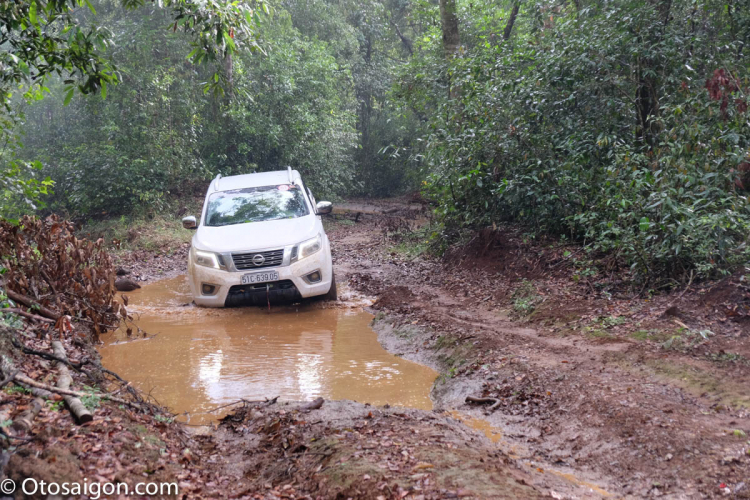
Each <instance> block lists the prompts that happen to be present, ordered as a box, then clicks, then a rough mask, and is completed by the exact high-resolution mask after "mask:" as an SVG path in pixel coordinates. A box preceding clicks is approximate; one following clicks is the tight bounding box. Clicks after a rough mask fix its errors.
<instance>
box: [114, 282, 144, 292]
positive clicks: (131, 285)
mask: <svg viewBox="0 0 750 500" xmlns="http://www.w3.org/2000/svg"><path fill="white" fill-rule="evenodd" d="M140 287H141V285H139V284H138V283H136V282H135V281H133V280H129V279H119V280H117V281H115V288H116V289H117V291H118V292H132V291H133V290H137V289H139V288H140Z"/></svg>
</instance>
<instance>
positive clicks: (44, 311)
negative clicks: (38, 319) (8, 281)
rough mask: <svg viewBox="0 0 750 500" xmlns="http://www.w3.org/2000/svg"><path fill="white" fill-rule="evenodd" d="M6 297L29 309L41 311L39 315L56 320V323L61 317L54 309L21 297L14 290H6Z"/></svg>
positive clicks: (23, 296)
mask: <svg viewBox="0 0 750 500" xmlns="http://www.w3.org/2000/svg"><path fill="white" fill-rule="evenodd" d="M5 295H7V296H8V298H10V299H12V300H13V301H14V302H18V303H19V304H23V305H25V306H26V307H28V308H29V309H36V310H37V311H39V314H41V315H42V316H44V317H46V318H49V319H54V320H55V321H57V320H58V319H60V315H59V314H58V313H56V312H55V311H53V310H52V309H47V308H46V307H44V306H43V305H41V304H39V303H37V302H34V301H33V300H32V299H30V298H29V297H26V296H25V295H21V294H20V293H17V292H14V291H13V290H10V289H8V288H7V287H6V289H5Z"/></svg>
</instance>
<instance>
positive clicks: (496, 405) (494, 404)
mask: <svg viewBox="0 0 750 500" xmlns="http://www.w3.org/2000/svg"><path fill="white" fill-rule="evenodd" d="M466 402H467V403H476V404H488V403H492V406H490V407H489V408H487V411H488V412H493V411H495V410H497V409H498V408H500V405H501V404H502V401H500V400H499V399H496V398H475V397H474V396H466Z"/></svg>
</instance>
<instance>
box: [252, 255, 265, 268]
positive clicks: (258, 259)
mask: <svg viewBox="0 0 750 500" xmlns="http://www.w3.org/2000/svg"><path fill="white" fill-rule="evenodd" d="M265 261H266V258H265V257H263V256H262V255H261V254H259V253H256V254H255V255H253V264H255V265H256V266H262V265H263V263H264V262H265Z"/></svg>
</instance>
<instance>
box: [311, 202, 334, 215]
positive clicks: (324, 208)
mask: <svg viewBox="0 0 750 500" xmlns="http://www.w3.org/2000/svg"><path fill="white" fill-rule="evenodd" d="M331 212H333V203H331V202H330V201H319V202H318V204H317V205H315V213H316V214H318V215H326V214H330V213H331Z"/></svg>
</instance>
